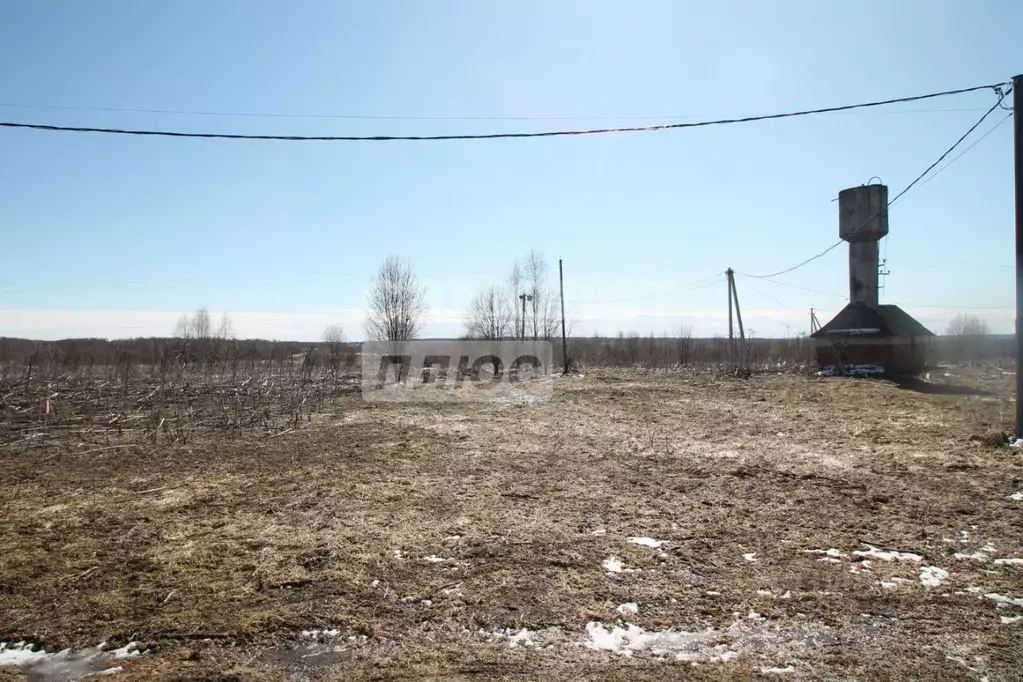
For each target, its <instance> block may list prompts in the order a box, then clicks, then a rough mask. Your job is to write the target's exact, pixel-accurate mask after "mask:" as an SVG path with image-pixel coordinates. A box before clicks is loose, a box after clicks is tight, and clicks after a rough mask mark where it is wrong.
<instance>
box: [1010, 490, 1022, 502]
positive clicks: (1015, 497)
mask: <svg viewBox="0 0 1023 682" xmlns="http://www.w3.org/2000/svg"><path fill="white" fill-rule="evenodd" d="M1009 499H1010V500H1016V501H1017V502H1019V501H1021V500H1023V490H1020V491H1017V492H1014V493H1013V494H1012V495H1009Z"/></svg>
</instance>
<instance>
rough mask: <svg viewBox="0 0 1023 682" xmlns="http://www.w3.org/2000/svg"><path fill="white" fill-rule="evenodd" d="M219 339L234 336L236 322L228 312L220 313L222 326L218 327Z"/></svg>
mask: <svg viewBox="0 0 1023 682" xmlns="http://www.w3.org/2000/svg"><path fill="white" fill-rule="evenodd" d="M217 338H218V339H224V340H228V339H233V338H234V323H233V322H232V321H231V316H230V315H228V314H227V313H221V315H220V326H219V327H218V328H217Z"/></svg>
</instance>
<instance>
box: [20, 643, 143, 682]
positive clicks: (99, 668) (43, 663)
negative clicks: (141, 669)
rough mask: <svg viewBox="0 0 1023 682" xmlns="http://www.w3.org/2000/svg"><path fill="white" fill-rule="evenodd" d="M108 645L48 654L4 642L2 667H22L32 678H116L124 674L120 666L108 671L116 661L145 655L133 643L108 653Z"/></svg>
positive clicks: (30, 646)
mask: <svg viewBox="0 0 1023 682" xmlns="http://www.w3.org/2000/svg"><path fill="white" fill-rule="evenodd" d="M105 645H106V644H105V643H101V644H100V645H99V646H97V647H94V648H91V649H82V650H81V651H72V650H71V649H64V650H63V651H57V652H52V653H51V652H47V651H45V650H43V649H40V650H38V651H37V650H35V648H34V647H33V646H32V645H31V644H26V643H25V642H17V643H16V644H6V643H4V642H0V667H4V666H19V667H21V668H23V669H26V670H31V671H32V672H33V673H35V674H34V675H33V676H32V678H33V679H34V678H36V677H40V678H42V679H68V680H76V679H82V678H85V677H93V676H97V675H113V674H115V673H119V672H121V671H122V670H123V668H121V667H120V666H115V667H111V668H106V667H105V666H106V664H107V663H109V662H110V661H113V660H122V659H126V658H134V657H136V656H139V655H140V654H141V652H140V651H139V650H138V648H136V645H135V642H129V643H128V644H127V645H125V646H123V647H121V648H120V649H112V650H110V651H104V650H103V647H104V646H105Z"/></svg>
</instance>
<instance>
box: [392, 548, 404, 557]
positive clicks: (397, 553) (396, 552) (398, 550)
mask: <svg viewBox="0 0 1023 682" xmlns="http://www.w3.org/2000/svg"><path fill="white" fill-rule="evenodd" d="M404 556H405V555H404V554H403V553H402V551H401V550H400V549H396V550H394V558H395V559H401V558H403V557H404Z"/></svg>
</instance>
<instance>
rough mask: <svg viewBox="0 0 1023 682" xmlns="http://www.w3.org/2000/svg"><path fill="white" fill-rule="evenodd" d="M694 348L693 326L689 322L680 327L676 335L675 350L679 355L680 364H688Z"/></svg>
mask: <svg viewBox="0 0 1023 682" xmlns="http://www.w3.org/2000/svg"><path fill="white" fill-rule="evenodd" d="M692 348H693V328H692V327H690V326H689V325H687V324H684V325H682V326H681V327H679V328H678V335H677V336H676V337H675V351H676V353H677V355H678V364H680V365H688V364H689V362H690V359H691V358H690V356H691V355H692Z"/></svg>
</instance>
